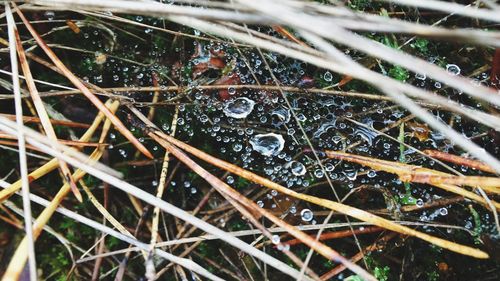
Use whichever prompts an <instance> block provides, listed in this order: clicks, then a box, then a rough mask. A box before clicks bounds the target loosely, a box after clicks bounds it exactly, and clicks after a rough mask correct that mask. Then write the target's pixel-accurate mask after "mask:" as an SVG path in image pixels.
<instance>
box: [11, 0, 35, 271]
mask: <svg viewBox="0 0 500 281" xmlns="http://www.w3.org/2000/svg"><path fill="white" fill-rule="evenodd" d="M5 13H6V16H7V23H8V34H9V51H10V62H11V67H12V86H13V90H14V96H15V108H16V125H17V128H16V129H17V130H19V131H20V134H19V137H18V146H19V166H20V170H21V179H20V183H21V186H22V191H21V193H22V197H23V214H24V227H25V232H26V253H27V256H28V257H29V277H30V279H31V280H36V279H37V270H36V257H35V245H34V244H35V242H34V237H33V224H32V214H31V202H30V200H29V194H30V187H29V180H28V162H27V157H26V148H25V145H26V144H25V138H24V134H23V133H22V132H21V130H22V128H23V127H24V124H23V119H22V116H23V107H22V100H21V91H20V89H21V87H20V85H19V84H20V83H19V69H18V65H17V58H16V51H17V50H16V47H15V46H16V39H15V36H16V35H15V33H16V32H15V21H14V17H13V16H12V11H11V9H10V5H9V3H5ZM6 275H7V274H5V275H4V277H5V276H6Z"/></svg>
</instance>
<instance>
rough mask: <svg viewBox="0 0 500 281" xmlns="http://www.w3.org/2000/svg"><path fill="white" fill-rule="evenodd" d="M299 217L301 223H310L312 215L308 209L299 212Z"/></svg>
mask: <svg viewBox="0 0 500 281" xmlns="http://www.w3.org/2000/svg"><path fill="white" fill-rule="evenodd" d="M300 217H301V218H302V220H303V221H312V219H313V217H314V214H313V212H312V211H311V210H309V209H303V210H302V211H300Z"/></svg>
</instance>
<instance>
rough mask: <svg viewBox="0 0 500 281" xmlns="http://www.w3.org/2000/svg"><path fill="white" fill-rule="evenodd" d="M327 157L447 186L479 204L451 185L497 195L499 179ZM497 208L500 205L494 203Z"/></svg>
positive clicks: (341, 156)
mask: <svg viewBox="0 0 500 281" xmlns="http://www.w3.org/2000/svg"><path fill="white" fill-rule="evenodd" d="M325 153H326V155H327V157H329V158H334V159H340V160H345V161H349V162H354V163H357V164H360V165H364V166H368V167H371V168H372V169H375V170H378V171H385V172H388V173H392V174H396V175H398V176H399V177H400V179H401V180H402V181H411V182H419V183H428V184H432V185H434V186H437V187H442V186H447V189H448V190H449V191H452V190H453V191H452V192H454V193H457V194H460V195H462V196H465V197H467V198H470V199H473V200H477V201H479V202H481V203H483V204H484V203H486V202H485V200H484V199H483V198H482V197H480V196H477V195H476V194H475V193H472V192H470V191H467V190H465V189H462V188H459V187H456V186H455V187H453V185H452V184H460V185H468V186H471V187H478V186H479V187H481V188H483V189H484V190H487V191H489V192H491V193H499V189H498V186H500V179H498V178H491V177H470V176H468V177H459V176H453V175H450V174H447V173H444V172H440V171H436V170H432V169H428V168H422V167H419V166H415V165H410V164H404V163H400V162H394V161H387V160H381V159H376V158H371V157H366V156H360V155H355V154H350V153H345V152H339V151H331V150H327V151H325ZM495 206H496V207H497V208H498V206H500V204H498V203H496V202H495Z"/></svg>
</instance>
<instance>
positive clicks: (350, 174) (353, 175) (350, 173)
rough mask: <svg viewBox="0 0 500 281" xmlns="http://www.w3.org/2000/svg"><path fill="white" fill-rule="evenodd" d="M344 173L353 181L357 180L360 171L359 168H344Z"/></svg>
mask: <svg viewBox="0 0 500 281" xmlns="http://www.w3.org/2000/svg"><path fill="white" fill-rule="evenodd" d="M343 173H344V175H345V176H346V177H347V178H348V179H349V180H351V181H353V180H356V178H357V177H358V171H357V170H354V169H353V170H344V172H343Z"/></svg>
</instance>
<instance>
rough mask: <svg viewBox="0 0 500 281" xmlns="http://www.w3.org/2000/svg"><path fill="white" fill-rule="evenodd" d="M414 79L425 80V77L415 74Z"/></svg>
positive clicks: (423, 74)
mask: <svg viewBox="0 0 500 281" xmlns="http://www.w3.org/2000/svg"><path fill="white" fill-rule="evenodd" d="M415 78H416V79H418V80H425V78H427V75H425V73H416V74H415Z"/></svg>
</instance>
